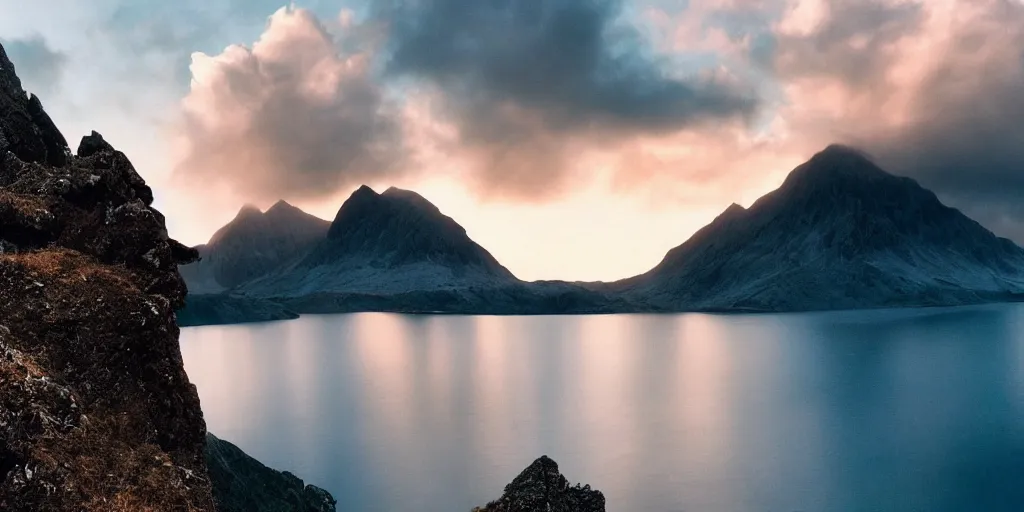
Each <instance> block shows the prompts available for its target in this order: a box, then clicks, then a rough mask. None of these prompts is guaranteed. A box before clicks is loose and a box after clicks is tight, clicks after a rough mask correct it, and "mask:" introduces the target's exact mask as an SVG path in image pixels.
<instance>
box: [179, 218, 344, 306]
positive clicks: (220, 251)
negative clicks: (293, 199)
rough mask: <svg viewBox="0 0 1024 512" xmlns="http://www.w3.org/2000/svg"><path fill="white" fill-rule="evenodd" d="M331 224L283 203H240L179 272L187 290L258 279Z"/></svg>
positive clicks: (226, 286) (202, 290)
mask: <svg viewBox="0 0 1024 512" xmlns="http://www.w3.org/2000/svg"><path fill="white" fill-rule="evenodd" d="M329 227H330V223H329V222H327V221H325V220H323V219H320V218H318V217H314V216H312V215H310V214H308V213H306V212H303V211H302V210H300V209H298V208H296V207H294V206H292V205H290V204H288V203H286V202H284V201H278V202H277V203H276V204H274V205H273V206H272V207H270V208H269V209H268V210H267V211H266V212H261V211H260V210H259V208H256V207H255V206H252V205H246V206H243V207H242V209H241V210H239V212H238V215H236V216H235V218H234V220H232V221H231V222H229V223H228V224H226V225H225V226H224V227H222V228H221V229H219V230H218V231H217V232H216V233H214V234H213V236H212V237H211V238H210V241H209V242H207V243H206V244H205V245H201V246H199V247H197V248H196V249H198V250H199V256H200V258H201V259H200V261H198V262H196V263H192V264H190V265H184V266H182V267H181V269H180V271H181V274H182V276H183V277H184V278H185V281H186V283H188V288H189V291H190V292H192V293H216V292H221V291H224V290H227V289H231V288H234V287H235V286H238V285H240V284H242V283H244V282H246V281H249V280H251V279H254V278H257V277H260V276H262V275H264V274H266V273H267V272H269V271H271V270H273V269H274V268H276V267H278V266H280V265H281V264H283V263H285V262H287V261H288V260H290V259H291V258H294V257H296V256H297V255H299V254H302V253H304V252H305V251H306V250H308V249H309V248H310V247H312V246H313V245H315V244H316V243H317V242H319V241H321V240H323V239H324V237H325V236H326V235H327V229H328V228H329Z"/></svg>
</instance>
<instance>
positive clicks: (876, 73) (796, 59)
mask: <svg viewBox="0 0 1024 512" xmlns="http://www.w3.org/2000/svg"><path fill="white" fill-rule="evenodd" d="M825 7H826V9H827V15H826V16H825V18H824V19H823V20H822V21H821V23H820V24H819V25H818V26H817V27H815V29H814V30H813V31H811V32H810V33H807V34H801V35H795V36H794V35H782V36H780V37H779V38H778V40H777V41H776V47H777V48H778V49H779V52H778V54H777V56H776V59H775V66H776V72H778V73H780V74H781V75H783V76H785V77H787V78H799V77H801V76H808V75H817V74H828V75H832V76H836V77H838V78H840V79H842V80H843V81H845V82H846V83H847V84H850V85H852V86H857V87H859V86H865V87H868V86H878V85H882V84H881V82H880V81H881V80H884V79H885V72H886V71H887V70H888V69H889V67H890V66H891V65H892V63H893V59H894V56H893V45H894V43H896V42H897V41H899V40H900V39H901V38H903V37H904V36H906V35H907V34H908V33H911V32H914V31H916V30H918V29H919V28H920V25H921V21H922V18H923V15H924V14H923V12H922V9H921V5H920V4H914V3H896V4H893V3H890V2H887V1H885V0H828V1H827V2H825Z"/></svg>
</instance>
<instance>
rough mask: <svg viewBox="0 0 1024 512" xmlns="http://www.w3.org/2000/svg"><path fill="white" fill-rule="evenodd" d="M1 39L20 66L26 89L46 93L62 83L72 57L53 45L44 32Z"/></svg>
mask: <svg viewBox="0 0 1024 512" xmlns="http://www.w3.org/2000/svg"><path fill="white" fill-rule="evenodd" d="M0 43H2V44H3V46H4V48H5V49H6V50H7V55H8V57H10V59H11V62H13V63H14V65H15V67H17V68H18V76H19V77H20V78H21V80H22V82H23V84H24V86H25V89H26V90H28V91H29V92H33V93H36V94H40V95H46V94H49V93H51V92H53V91H54V90H55V89H56V88H57V87H58V85H59V84H60V80H61V76H62V75H63V72H64V66H65V65H66V64H67V60H68V59H67V56H66V55H64V54H63V53H61V52H59V51H57V50H54V49H52V48H50V45H49V44H48V43H47V42H46V40H45V39H43V37H42V36H40V35H38V34H36V35H32V36H29V37H26V38H19V39H0Z"/></svg>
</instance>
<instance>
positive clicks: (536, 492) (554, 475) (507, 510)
mask: <svg viewBox="0 0 1024 512" xmlns="http://www.w3.org/2000/svg"><path fill="white" fill-rule="evenodd" d="M604 506H605V505H604V494H601V491H598V490H596V489H591V488H590V486H589V485H584V486H580V485H576V486H570V485H569V481H568V480H566V478H565V477H564V476H562V474H561V473H559V472H558V464H557V463H555V461H553V460H551V459H550V458H548V457H547V456H546V455H545V456H541V457H540V458H539V459H537V460H535V461H533V463H532V464H530V465H529V466H528V467H527V468H526V469H524V470H523V472H522V473H519V476H517V477H516V478H515V480H512V483H510V484H508V485H506V486H505V493H504V494H502V495H501V498H498V499H497V500H495V501H492V502H490V503H488V504H487V505H486V506H484V507H482V508H481V507H477V508H474V509H473V512H604Z"/></svg>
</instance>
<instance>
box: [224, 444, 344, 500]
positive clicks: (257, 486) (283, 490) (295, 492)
mask: <svg viewBox="0 0 1024 512" xmlns="http://www.w3.org/2000/svg"><path fill="white" fill-rule="evenodd" d="M206 446H207V449H206V463H207V466H208V467H209V468H210V478H212V479H213V498H214V501H215V502H216V504H217V510H218V511H219V512H334V510H335V506H336V504H337V501H335V500H334V498H333V497H332V496H331V495H330V494H329V493H327V491H325V490H323V489H321V488H319V487H316V486H313V485H305V484H304V483H303V482H302V480H300V479H299V478H298V477H296V476H295V475H293V474H291V473H289V472H287V471H285V472H283V473H282V472H278V471H274V470H273V469H270V468H268V467H266V466H264V465H263V464H261V463H260V462H259V461H258V460H256V459H253V458H252V457H249V456H248V455H246V454H245V453H244V452H243V451H242V450H240V449H239V448H238V447H237V446H235V445H233V444H231V443H229V442H227V441H222V440H220V439H217V438H216V437H214V436H213V435H212V434H211V435H208V436H207V439H206Z"/></svg>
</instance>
